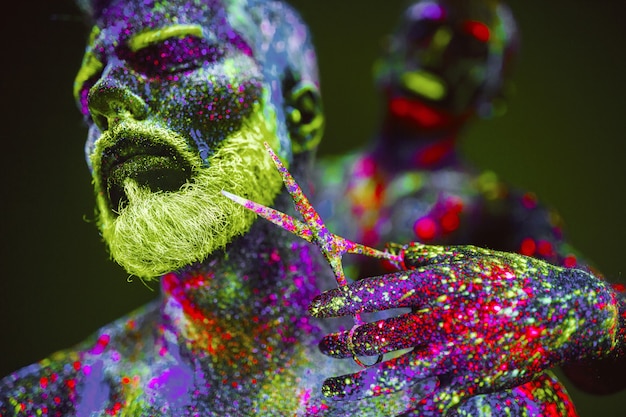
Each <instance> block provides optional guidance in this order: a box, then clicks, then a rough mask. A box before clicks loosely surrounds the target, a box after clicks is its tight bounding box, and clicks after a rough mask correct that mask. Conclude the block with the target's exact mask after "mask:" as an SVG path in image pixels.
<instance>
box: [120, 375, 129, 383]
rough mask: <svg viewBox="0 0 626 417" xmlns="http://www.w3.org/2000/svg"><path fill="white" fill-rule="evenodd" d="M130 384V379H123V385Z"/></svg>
mask: <svg viewBox="0 0 626 417" xmlns="http://www.w3.org/2000/svg"><path fill="white" fill-rule="evenodd" d="M129 383H130V378H129V377H127V376H125V377H123V378H122V384H129Z"/></svg>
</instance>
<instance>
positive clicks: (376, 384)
mask: <svg viewBox="0 0 626 417" xmlns="http://www.w3.org/2000/svg"><path fill="white" fill-rule="evenodd" d="M446 356H447V352H446V351H445V350H444V349H443V346H437V347H430V348H427V349H422V350H414V351H412V352H409V353H406V354H404V355H402V356H399V357H397V358H394V359H391V360H389V361H386V362H383V363H382V364H381V365H379V366H375V367H371V368H367V369H364V370H362V371H360V372H357V373H355V374H352V375H343V376H338V377H333V378H329V379H327V380H326V381H324V385H323V386H322V393H323V394H324V395H325V396H326V397H329V398H331V399H333V400H335V401H343V400H350V401H352V400H358V399H363V398H367V397H375V396H378V395H383V394H389V393H392V392H396V391H400V390H404V389H408V388H409V387H412V386H415V385H416V384H420V385H419V386H422V387H426V386H432V385H433V383H434V382H433V381H435V379H436V376H437V374H438V373H441V372H443V370H442V368H443V364H444V360H445V358H446ZM419 386H418V388H419Z"/></svg>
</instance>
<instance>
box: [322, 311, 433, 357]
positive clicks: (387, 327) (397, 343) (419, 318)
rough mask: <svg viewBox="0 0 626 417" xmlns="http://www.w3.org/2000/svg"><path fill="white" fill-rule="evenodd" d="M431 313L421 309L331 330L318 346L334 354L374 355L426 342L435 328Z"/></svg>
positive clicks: (326, 352) (347, 355)
mask: <svg viewBox="0 0 626 417" xmlns="http://www.w3.org/2000/svg"><path fill="white" fill-rule="evenodd" d="M432 321H433V320H432V316H431V315H430V314H425V313H424V312H416V313H408V314H405V315H402V316H400V317H392V318H389V319H386V320H379V321H377V322H374V323H366V324H364V325H362V326H358V327H357V328H356V329H355V330H354V331H353V332H352V340H350V333H351V332H350V331H345V332H339V333H333V334H330V335H328V336H325V337H324V338H323V339H322V341H321V342H320V345H319V347H320V350H321V351H322V353H324V354H325V355H329V356H332V357H334V358H350V357H352V356H354V355H358V356H374V355H379V354H382V353H388V352H393V351H396V350H400V349H407V348H414V347H416V346H424V345H426V344H428V343H429V342H430V341H431V339H432V337H433V333H434V330H435V329H436V327H437V326H436V325H435V324H436V323H433V322H432Z"/></svg>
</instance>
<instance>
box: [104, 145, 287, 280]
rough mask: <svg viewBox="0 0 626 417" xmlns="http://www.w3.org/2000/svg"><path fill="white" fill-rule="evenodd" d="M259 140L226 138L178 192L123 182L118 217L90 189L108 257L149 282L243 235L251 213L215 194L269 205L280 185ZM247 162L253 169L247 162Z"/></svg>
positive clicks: (130, 181)
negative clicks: (123, 201)
mask: <svg viewBox="0 0 626 417" xmlns="http://www.w3.org/2000/svg"><path fill="white" fill-rule="evenodd" d="M262 142H263V140H250V139H243V138H241V137H235V138H229V139H227V140H226V142H225V143H224V144H223V146H222V147H221V148H220V149H219V150H218V151H217V152H216V154H215V156H214V157H213V158H211V161H210V164H209V167H207V168H200V169H197V170H196V171H195V172H194V173H193V178H192V181H190V182H187V183H186V184H185V185H183V186H182V187H181V188H180V190H178V191H173V192H162V191H161V192H152V191H151V190H150V189H149V188H148V187H145V186H140V185H138V184H137V182H135V181H133V180H130V179H129V180H126V181H125V183H124V193H125V194H126V197H127V200H128V202H127V203H126V204H125V205H124V206H123V207H122V208H121V209H120V210H119V213H118V215H115V214H114V213H113V212H112V210H111V208H110V204H109V202H108V201H107V198H106V193H102V192H98V193H97V195H98V197H97V200H98V202H97V204H98V208H99V212H100V215H99V226H100V230H101V232H102V236H103V238H104V240H105V242H106V243H107V245H108V247H109V250H110V253H111V256H112V257H113V259H114V260H115V261H116V262H118V263H119V264H120V265H121V266H122V267H124V268H125V269H126V271H127V272H128V273H130V274H132V275H135V276H138V277H141V278H143V279H152V278H155V277H158V276H161V275H163V274H165V273H168V272H171V271H176V270H179V269H180V268H182V267H184V266H187V265H191V264H193V263H196V262H201V261H203V260H205V259H206V258H207V257H209V256H210V254H211V253H213V252H214V251H215V250H217V249H220V248H222V247H224V246H226V245H227V244H228V243H229V242H231V241H232V240H233V238H235V237H236V236H238V235H242V234H245V233H246V232H247V231H248V230H249V229H250V227H251V226H252V223H253V222H254V220H255V216H254V214H252V213H251V212H249V211H248V210H246V209H244V208H243V207H241V206H239V205H238V204H235V203H233V202H232V201H230V200H229V199H227V198H225V197H224V196H222V194H221V190H227V191H230V192H232V193H234V194H238V195H242V196H247V197H248V198H250V199H252V200H255V201H258V202H259V203H261V204H266V205H270V204H272V202H273V200H274V198H275V196H276V195H277V194H278V192H279V190H280V188H281V185H282V183H281V179H280V177H279V175H278V174H277V172H276V171H275V169H274V168H273V165H272V163H271V161H270V160H269V156H268V154H267V152H266V151H265V149H264V148H263V145H262ZM255 160H256V161H259V164H258V165H257V164H250V163H249V161H255Z"/></svg>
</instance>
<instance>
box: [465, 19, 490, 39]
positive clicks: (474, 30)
mask: <svg viewBox="0 0 626 417" xmlns="http://www.w3.org/2000/svg"><path fill="white" fill-rule="evenodd" d="M464 29H465V31H466V32H467V33H468V34H469V35H472V36H473V37H474V38H476V39H478V40H479V41H481V42H487V41H488V40H489V38H490V37H491V33H490V31H489V28H488V27H487V25H485V24H484V23H482V22H477V21H475V20H468V21H467V22H465V24H464Z"/></svg>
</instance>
